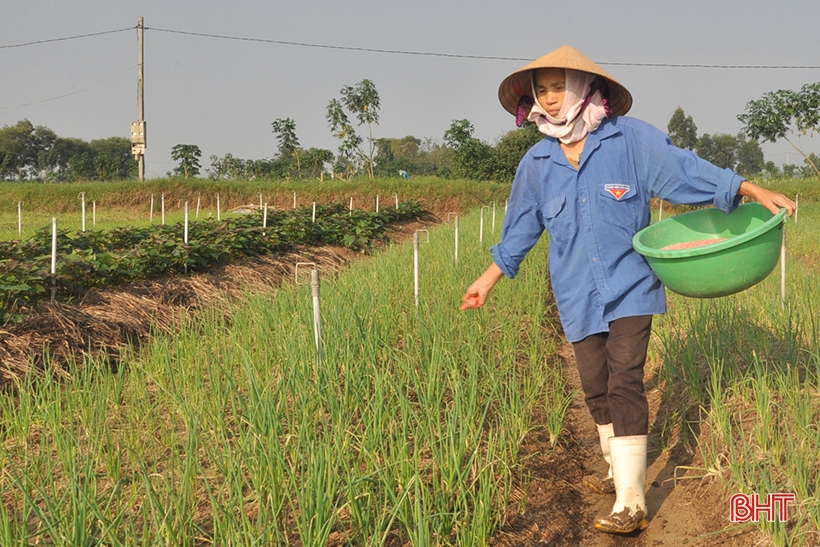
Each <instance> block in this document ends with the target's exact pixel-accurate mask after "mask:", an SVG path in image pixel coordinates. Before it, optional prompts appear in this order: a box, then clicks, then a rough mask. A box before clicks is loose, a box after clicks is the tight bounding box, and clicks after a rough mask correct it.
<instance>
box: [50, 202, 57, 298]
mask: <svg viewBox="0 0 820 547" xmlns="http://www.w3.org/2000/svg"><path fill="white" fill-rule="evenodd" d="M56 297H57V218H56V217H54V218H52V219H51V302H52V303H53V302H54V300H55V298H56Z"/></svg>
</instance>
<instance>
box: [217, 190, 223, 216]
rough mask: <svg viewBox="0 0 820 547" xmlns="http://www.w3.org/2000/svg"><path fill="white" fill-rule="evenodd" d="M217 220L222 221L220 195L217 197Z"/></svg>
mask: <svg viewBox="0 0 820 547" xmlns="http://www.w3.org/2000/svg"><path fill="white" fill-rule="evenodd" d="M216 220H222V204H221V203H219V194H217V195H216Z"/></svg>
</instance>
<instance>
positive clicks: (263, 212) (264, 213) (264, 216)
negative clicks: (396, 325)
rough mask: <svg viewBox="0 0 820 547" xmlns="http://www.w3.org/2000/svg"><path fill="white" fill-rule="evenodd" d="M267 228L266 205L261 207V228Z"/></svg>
mask: <svg viewBox="0 0 820 547" xmlns="http://www.w3.org/2000/svg"><path fill="white" fill-rule="evenodd" d="M267 227H268V204H267V203H266V204H265V205H264V206H263V207H262V228H267Z"/></svg>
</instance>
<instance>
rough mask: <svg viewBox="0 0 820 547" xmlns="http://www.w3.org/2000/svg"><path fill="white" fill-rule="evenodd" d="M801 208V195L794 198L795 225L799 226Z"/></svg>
mask: <svg viewBox="0 0 820 547" xmlns="http://www.w3.org/2000/svg"><path fill="white" fill-rule="evenodd" d="M799 208H800V194H797V195H796V196H794V223H795V225H796V224H797V210H798V209H799Z"/></svg>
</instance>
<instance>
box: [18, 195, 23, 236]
mask: <svg viewBox="0 0 820 547" xmlns="http://www.w3.org/2000/svg"><path fill="white" fill-rule="evenodd" d="M17 235H19V236H21V237H22V235H23V202H22V201H18V202H17Z"/></svg>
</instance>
